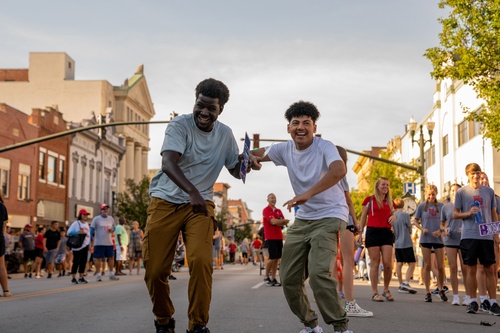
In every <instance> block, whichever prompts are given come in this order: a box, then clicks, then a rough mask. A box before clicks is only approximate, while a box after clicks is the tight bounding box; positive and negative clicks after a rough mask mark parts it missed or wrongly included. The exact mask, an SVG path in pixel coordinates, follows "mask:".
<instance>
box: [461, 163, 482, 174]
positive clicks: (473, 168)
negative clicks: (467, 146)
mask: <svg viewBox="0 0 500 333" xmlns="http://www.w3.org/2000/svg"><path fill="white" fill-rule="evenodd" d="M477 171H481V167H480V166H479V164H477V163H469V164H467V165H466V166H465V174H468V173H469V172H477Z"/></svg>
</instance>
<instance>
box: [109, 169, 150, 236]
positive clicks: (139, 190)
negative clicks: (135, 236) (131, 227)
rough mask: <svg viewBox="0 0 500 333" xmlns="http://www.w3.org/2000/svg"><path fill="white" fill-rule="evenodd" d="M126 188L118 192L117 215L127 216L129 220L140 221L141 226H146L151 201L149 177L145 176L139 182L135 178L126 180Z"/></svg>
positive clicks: (142, 227)
mask: <svg viewBox="0 0 500 333" xmlns="http://www.w3.org/2000/svg"><path fill="white" fill-rule="evenodd" d="M125 185H126V190H125V191H124V192H120V193H118V203H117V206H118V212H117V214H116V215H117V216H125V218H126V219H127V221H128V222H129V223H130V222H132V221H138V222H139V227H140V228H141V229H143V230H144V228H145V227H146V219H147V216H148V214H147V209H148V205H149V202H150V200H151V199H150V196H149V178H148V177H146V176H145V177H144V178H143V179H142V180H141V181H140V182H139V183H138V184H136V183H135V182H134V180H133V179H127V180H125Z"/></svg>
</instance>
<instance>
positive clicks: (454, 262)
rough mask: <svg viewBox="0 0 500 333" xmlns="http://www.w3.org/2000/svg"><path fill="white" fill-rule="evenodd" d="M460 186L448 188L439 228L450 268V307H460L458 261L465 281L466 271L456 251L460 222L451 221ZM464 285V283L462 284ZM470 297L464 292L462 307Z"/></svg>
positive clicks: (458, 252)
mask: <svg viewBox="0 0 500 333" xmlns="http://www.w3.org/2000/svg"><path fill="white" fill-rule="evenodd" d="M460 187H462V186H460V185H458V184H453V185H451V187H450V198H449V202H447V203H445V204H444V206H443V210H442V211H441V228H444V230H445V233H444V235H445V236H444V247H445V251H446V256H447V257H448V264H449V266H450V280H451V289H452V290H453V301H452V302H451V305H460V297H459V296H458V261H459V260H460V267H461V268H462V273H463V277H464V279H465V277H466V274H465V273H464V270H465V269H466V267H465V265H464V263H463V262H462V255H461V254H460V251H459V250H458V249H459V248H460V238H461V234H462V220H454V219H453V209H454V208H455V205H454V203H455V193H456V192H457V189H459V188H460ZM464 284H465V283H464ZM469 303H470V296H469V295H468V293H467V292H465V298H464V300H463V303H462V305H469Z"/></svg>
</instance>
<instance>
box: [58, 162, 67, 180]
mask: <svg viewBox="0 0 500 333" xmlns="http://www.w3.org/2000/svg"><path fill="white" fill-rule="evenodd" d="M65 164H66V161H65V160H64V159H63V158H61V159H60V160H59V170H58V171H59V184H60V185H66V184H65V183H64V177H65V173H64V172H65V171H64V170H65Z"/></svg>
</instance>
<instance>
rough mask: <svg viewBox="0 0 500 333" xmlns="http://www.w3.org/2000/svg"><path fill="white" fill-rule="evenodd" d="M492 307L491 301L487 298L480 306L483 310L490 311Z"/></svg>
mask: <svg viewBox="0 0 500 333" xmlns="http://www.w3.org/2000/svg"><path fill="white" fill-rule="evenodd" d="M490 308H491V305H490V301H488V300H487V299H485V300H484V301H483V302H482V303H481V306H480V307H479V309H480V310H481V311H483V312H490Z"/></svg>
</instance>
